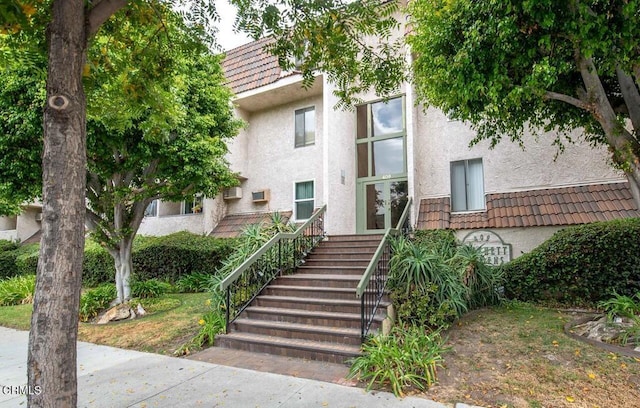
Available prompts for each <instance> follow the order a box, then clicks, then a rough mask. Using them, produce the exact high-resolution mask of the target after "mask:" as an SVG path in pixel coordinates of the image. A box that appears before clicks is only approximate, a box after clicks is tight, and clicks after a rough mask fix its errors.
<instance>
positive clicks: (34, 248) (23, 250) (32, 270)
mask: <svg viewBox="0 0 640 408" xmlns="http://www.w3.org/2000/svg"><path fill="white" fill-rule="evenodd" d="M16 251H17V256H16V267H17V268H18V273H19V274H20V275H35V274H36V272H37V271H38V255H39V254H40V244H38V243H32V244H26V245H21V246H20V248H18V249H17V250H16Z"/></svg>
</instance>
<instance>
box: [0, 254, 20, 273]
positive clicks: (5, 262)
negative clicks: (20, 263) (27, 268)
mask: <svg viewBox="0 0 640 408" xmlns="http://www.w3.org/2000/svg"><path fill="white" fill-rule="evenodd" d="M16 252H17V251H4V252H0V279H3V278H10V277H13V276H17V275H18V274H19V273H18V267H17V266H16V256H17V254H16Z"/></svg>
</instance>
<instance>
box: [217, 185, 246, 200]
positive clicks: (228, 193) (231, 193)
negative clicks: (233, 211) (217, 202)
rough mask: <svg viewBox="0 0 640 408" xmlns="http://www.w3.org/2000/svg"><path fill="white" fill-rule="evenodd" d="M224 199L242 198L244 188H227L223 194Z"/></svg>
mask: <svg viewBox="0 0 640 408" xmlns="http://www.w3.org/2000/svg"><path fill="white" fill-rule="evenodd" d="M222 198H224V199H225V200H235V199H238V198H242V188H241V187H230V188H227V189H225V190H224V191H223V192H222Z"/></svg>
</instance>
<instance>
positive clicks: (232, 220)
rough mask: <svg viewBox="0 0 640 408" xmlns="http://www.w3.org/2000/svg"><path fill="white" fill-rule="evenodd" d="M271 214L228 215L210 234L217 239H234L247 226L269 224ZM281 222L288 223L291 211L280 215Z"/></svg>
mask: <svg viewBox="0 0 640 408" xmlns="http://www.w3.org/2000/svg"><path fill="white" fill-rule="evenodd" d="M271 214H272V213H268V212H267V213H248V214H230V215H227V216H226V217H224V218H223V219H222V220H221V221H220V222H219V223H218V225H216V227H215V228H214V229H213V231H212V232H211V234H209V235H212V236H214V237H217V238H235V237H237V236H238V235H240V233H241V232H242V230H243V229H244V228H245V227H246V226H247V225H252V224H260V223H270V222H271ZM280 214H281V215H282V220H283V222H289V219H290V218H291V211H285V212H281V213H280Z"/></svg>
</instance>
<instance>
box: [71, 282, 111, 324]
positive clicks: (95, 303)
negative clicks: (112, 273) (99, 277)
mask: <svg viewBox="0 0 640 408" xmlns="http://www.w3.org/2000/svg"><path fill="white" fill-rule="evenodd" d="M115 297H116V287H115V286H114V285H113V284H112V283H111V284H108V283H106V284H103V285H100V286H98V287H96V288H93V289H89V290H87V291H86V292H84V293H83V294H82V296H80V321H82V322H86V321H89V320H90V319H93V318H94V317H96V316H97V315H98V314H99V313H100V312H101V311H103V310H104V309H106V308H107V307H108V306H109V304H110V303H111V301H112V300H113V299H115Z"/></svg>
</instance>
